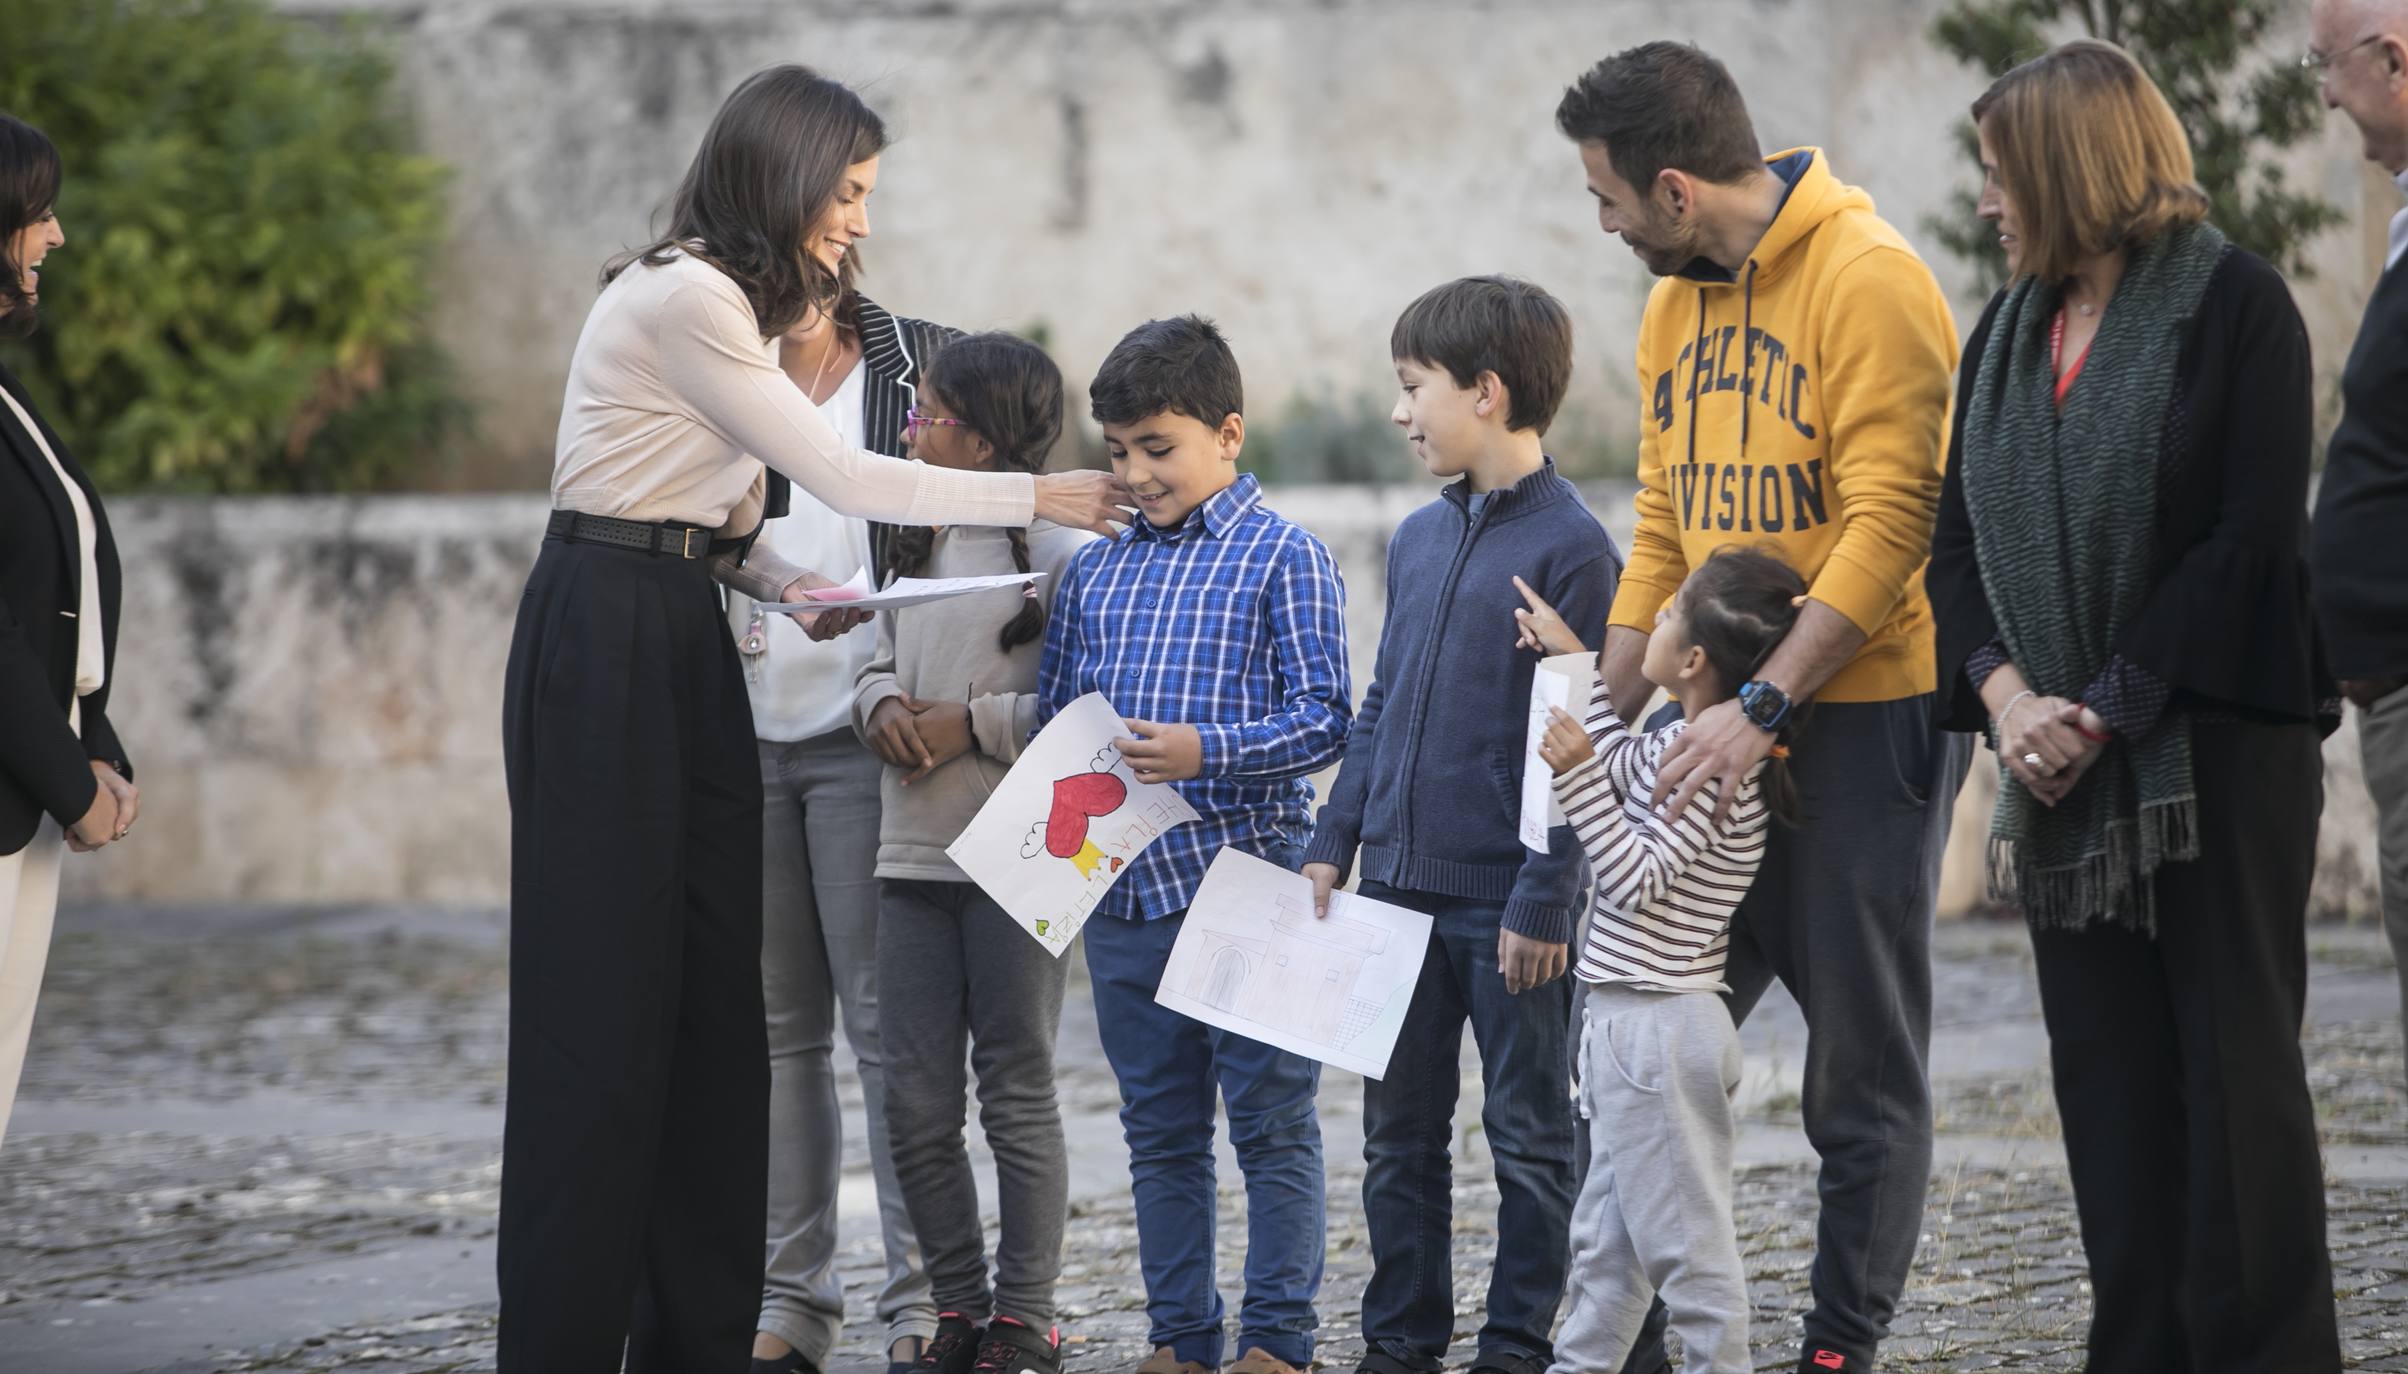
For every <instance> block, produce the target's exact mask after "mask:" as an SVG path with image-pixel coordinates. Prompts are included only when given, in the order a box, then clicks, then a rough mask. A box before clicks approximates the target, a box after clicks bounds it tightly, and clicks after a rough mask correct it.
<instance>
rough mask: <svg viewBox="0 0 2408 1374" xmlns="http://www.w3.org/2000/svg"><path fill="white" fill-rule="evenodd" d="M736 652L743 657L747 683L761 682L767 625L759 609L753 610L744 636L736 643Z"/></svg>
mask: <svg viewBox="0 0 2408 1374" xmlns="http://www.w3.org/2000/svg"><path fill="white" fill-rule="evenodd" d="M736 652H737V653H739V654H741V655H743V656H744V677H745V680H746V681H748V682H753V683H758V682H759V681H760V680H761V657H762V655H764V654H766V653H768V652H769V623H768V621H767V620H766V619H765V618H764V617H763V616H762V614H761V610H760V608H759V607H757V606H756V607H754V608H753V613H752V622H751V623H750V624H748V625H746V626H745V627H744V635H743V637H742V638H740V639H738V640H737V641H736Z"/></svg>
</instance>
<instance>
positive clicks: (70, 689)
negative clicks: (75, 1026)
mask: <svg viewBox="0 0 2408 1374" xmlns="http://www.w3.org/2000/svg"><path fill="white" fill-rule="evenodd" d="M58 188H59V158H58V150H57V149H56V148H53V147H52V146H51V144H50V140H49V139H47V138H45V137H43V136H42V134H41V132H40V131H39V130H37V129H35V128H33V127H31V126H30V125H27V124H25V123H24V122H22V121H20V120H16V119H12V118H10V117H9V116H7V115H5V114H0V333H6V334H9V335H14V336H18V337H22V336H23V335H24V334H26V333H28V332H30V331H31V330H32V328H33V326H34V322H35V318H36V310H37V308H38V305H39V297H38V295H37V294H36V292H37V287H38V285H39V281H40V272H39V268H40V266H41V262H42V259H43V257H44V256H45V255H47V254H48V253H49V252H50V250H51V249H53V248H56V247H58V246H59V245H60V244H62V243H64V242H66V236H65V235H64V234H62V233H60V232H59V224H58V216H57V214H56V213H55V212H54V210H55V206H56V204H57V201H58ZM117 595H118V580H117V545H116V543H115V542H114V541H113V540H111V539H110V537H109V522H108V520H107V518H106V517H105V516H103V515H102V513H101V507H100V494H99V493H98V492H96V491H94V490H93V489H92V483H91V482H90V480H88V479H87V478H86V477H85V476H84V474H83V469H81V468H79V467H77V466H76V464H75V459H74V457H73V456H72V455H71V454H69V453H68V452H67V446H66V445H65V444H63V443H61V442H59V437H58V436H57V435H56V434H53V433H51V431H50V427H49V426H48V425H45V424H43V423H42V421H41V417H39V416H38V415H36V414H34V409H33V402H32V400H31V399H30V398H28V397H27V396H26V394H25V388H24V387H22V386H20V385H19V384H18V382H17V379H16V377H15V375H14V374H12V373H10V372H9V371H8V369H7V368H6V367H4V366H0V1139H5V1138H6V1136H7V1132H8V1112H9V1106H10V1104H11V1103H12V1102H14V1101H15V1100H16V1095H17V1076H18V1074H19V1072H20V1071H21V1070H22V1069H23V1068H24V1066H25V1042H26V1039H27V1037H28V1036H29V1035H30V1034H31V1032H32V1030H33V1002H34V993H35V991H36V989H38V988H39V987H40V986H41V981H42V964H43V961H44V959H45V958H46V957H47V956H48V954H49V950H50V922H51V917H52V915H53V914H54V913H55V912H56V911H57V908H58V893H59V864H60V859H61V855H62V853H63V852H64V851H65V850H67V849H69V848H72V849H74V850H75V851H76V852H77V853H88V852H90V851H92V850H94V849H98V848H100V847H101V846H103V845H106V844H109V843H111V842H113V841H116V840H121V839H124V838H125V836H126V832H127V831H128V830H130V829H131V828H132V827H133V824H134V816H135V813H136V811H137V810H138V809H139V808H140V804H141V803H140V797H139V795H138V794H137V793H136V792H135V790H134V782H133V777H134V770H133V768H132V767H131V766H130V765H129V764H127V763H126V761H125V750H124V749H123V748H122V747H121V746H119V744H118V743H117V732H116V731H114V730H112V729H110V728H109V717H108V712H107V710H106V707H107V705H108V699H109V680H110V677H111V672H110V668H111V664H112V661H113V660H114V658H115V655H116V649H117Z"/></svg>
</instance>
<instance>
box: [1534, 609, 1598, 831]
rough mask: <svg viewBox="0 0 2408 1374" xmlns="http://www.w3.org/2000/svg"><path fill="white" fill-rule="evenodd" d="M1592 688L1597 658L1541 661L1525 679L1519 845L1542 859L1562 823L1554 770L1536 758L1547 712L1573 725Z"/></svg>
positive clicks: (1568, 656) (1564, 657)
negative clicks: (1557, 710)
mask: <svg viewBox="0 0 2408 1374" xmlns="http://www.w3.org/2000/svg"><path fill="white" fill-rule="evenodd" d="M1596 686H1597V656H1596V655H1595V654H1591V653H1586V652H1583V653H1577V654H1557V655H1556V656H1555V657H1553V658H1542V659H1540V660H1539V663H1538V671H1537V672H1534V673H1532V674H1531V675H1530V735H1529V738H1528V739H1527V740H1526V741H1524V744H1523V748H1522V843H1523V844H1525V845H1528V846H1529V847H1530V848H1532V849H1535V850H1537V851H1538V852H1539V853H1541V854H1544V853H1546V852H1547V831H1548V830H1549V829H1551V828H1553V827H1555V826H1559V825H1562V824H1563V823H1564V809H1563V808H1562V807H1561V806H1558V805H1556V802H1555V786H1554V783H1555V770H1554V769H1552V768H1549V767H1548V766H1547V762H1546V760H1544V759H1542V758H1540V757H1539V756H1538V746H1539V742H1540V741H1541V740H1544V739H1545V738H1546V737H1547V721H1548V711H1549V709H1550V708H1553V707H1558V706H1560V707H1562V708H1563V709H1564V710H1566V711H1569V712H1570V713H1571V714H1572V717H1573V718H1574V719H1575V720H1577V719H1579V718H1580V716H1581V714H1582V712H1584V711H1586V710H1587V709H1588V704H1589V694H1590V693H1591V692H1593V691H1595V690H1596Z"/></svg>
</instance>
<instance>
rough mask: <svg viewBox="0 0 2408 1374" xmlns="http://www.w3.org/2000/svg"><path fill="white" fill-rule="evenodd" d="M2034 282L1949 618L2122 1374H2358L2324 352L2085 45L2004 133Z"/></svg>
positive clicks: (1961, 429) (1995, 115) (2115, 56)
mask: <svg viewBox="0 0 2408 1374" xmlns="http://www.w3.org/2000/svg"><path fill="white" fill-rule="evenodd" d="M1973 115H1974V120H1975V122H1976V124H1977V126H1978V128H1979V131H1980V134H1981V149H1982V165H1983V168H1984V171H1985V173H1986V174H1987V180H1986V183H1985V186H1984V189H1983V193H1982V200H1981V213H1982V216H1983V217H1984V218H1985V219H1989V220H1991V221H1993V222H1995V223H1996V224H1997V226H1998V231H1999V242H2000V245H2001V246H2002V247H2003V248H2004V249H2005V250H2006V254H2007V264H2008V268H2009V271H2010V273H2011V274H2012V280H2011V281H2010V283H2009V284H2008V286H2007V287H2006V289H2005V290H2003V291H2001V292H2000V293H1999V294H1998V296H1997V297H1996V298H1995V299H1993V300H1992V301H1991V302H1990V306H1989V309H1988V310H1987V311H1986V312H1985V313H1984V315H1983V316H1982V321H1981V323H1980V324H1979V325H1977V326H1976V327H1975V328H1974V331H1973V334H1972V337H1971V339H1970V340H1969V341H1968V342H1967V344H1966V348H1965V354H1964V360H1963V364H1962V368H1961V370H1960V372H1959V375H1958V393H1957V402H1956V415H1955V420H1954V424H1955V434H1954V437H1953V440H1952V443H1951V446H1950V451H1949V457H1948V471H1947V480H1946V484H1945V486H1944V487H1943V490H1942V495H1941V502H1940V511H1939V518H1938V527H1937V530H1936V532H1935V535H1934V539H1933V545H1932V559H1931V566H1930V570H1929V573H1928V586H1929V590H1930V594H1931V601H1932V607H1933V614H1934V616H1935V617H1936V619H1937V621H1938V643H1939V659H1940V661H1939V672H1940V684H1941V687H1940V690H1941V693H1942V697H1943V701H1944V703H1945V704H1946V705H1947V707H1948V720H1949V722H1950V723H1952V724H1954V725H1955V726H1956V727H1957V728H1960V729H1966V730H1976V729H1983V728H1987V729H1989V730H1990V731H1991V732H1992V739H1993V742H1994V743H1995V744H1996V745H1997V746H1998V750H1999V757H2000V759H2001V760H2002V768H2003V771H2004V774H2005V776H2004V777H2003V778H2002V779H2001V783H2002V785H2001V788H2000V794H2001V795H2000V798H1999V805H1998V812H1997V817H1996V820H1995V822H1994V824H1993V826H1992V829H1991V835H1990V850H1989V868H1990V881H1991V888H1992V892H1993V895H1995V896H1997V897H2000V898H2002V899H2012V900H2014V901H2016V902H2018V903H2019V904H2020V905H2021V906H2022V908H2023V911H2024V914H2025V916H2026V917H2027V918H2028V919H2029V921H2030V923H2031V926H2032V951H2033V959H2034V963H2035V965H2036V966H2037V969H2038V972H2039V979H2040V998H2041V1009H2042V1012H2043V1015H2044V1017H2045V1019H2046V1021H2047V1024H2048V1031H2049V1041H2050V1049H2051V1058H2052V1063H2053V1067H2054V1078H2055V1081H2056V1093H2057V1106H2058V1111H2059V1114H2060V1115H2061V1116H2062V1118H2063V1120H2064V1125H2065V1150H2066V1158H2067V1162H2068V1164H2069V1166H2070V1168H2071V1171H2072V1175H2073V1185H2074V1197H2075V1202H2076V1205H2077V1207H2078V1208H2079V1211H2080V1215H2081V1223H2082V1245H2083V1249H2084V1251H2085V1253H2086V1254H2087V1255H2088V1257H2089V1261H2090V1269H2091V1285H2092V1292H2093V1296H2094V1299H2095V1303H2096V1308H2095V1313H2094V1316H2093V1319H2092V1324H2091V1330H2090V1362H2089V1366H2088V1368H2089V1370H2090V1371H2091V1374H2118V1372H2119V1371H2146V1374H2169V1372H2170V1371H2186V1370H2207V1369H2235V1370H2239V1369H2252V1370H2258V1369H2281V1370H2299V1371H2307V1370H2331V1369H2337V1368H2339V1367H2340V1349H2339V1342H2338V1336H2337V1333H2336V1329H2335V1325H2334V1315H2333V1287H2332V1276H2331V1264H2330V1260H2329V1258H2328V1255H2327V1251H2326V1248H2325V1230H2324V1191H2323V1181H2322V1169H2321V1165H2320V1161H2319V1158H2318V1154H2317V1141H2316V1125H2315V1116H2314V1110H2313V1107H2312V1104H2311V1102H2310V1100H2309V1096H2308V1088H2307V1077H2306V1072H2305V1070H2304V1068H2303V1065H2302V1062H2301V1058H2300V1051H2299V1029H2300V1018H2301V1015H2302V1013H2303V1011H2304V1009H2305V1004H2306V999H2307V949H2306V929H2305V926H2306V918H2307V902H2308V888H2309V883H2310V879H2311V877H2312V875H2313V871H2314V864H2315V851H2316V824H2317V818H2318V815H2319V813H2320V812H2321V810H2322V808H2323V800H2324V794H2323V772H2322V765H2321V761H2320V757H2319V751H2318V741H2319V738H2320V734H2319V726H2318V722H2319V718H2320V715H2321V713H2322V712H2321V702H2320V697H2321V696H2322V695H2323V693H2322V689H2321V688H2320V686H2319V683H2318V678H2319V677H2320V673H2319V671H2318V669H2317V664H2316V651H2315V643H2314V638H2313V633H2312V630H2311V628H2310V625H2311V622H2310V619H2309V609H2308V601H2307V588H2306V581H2305V577H2304V574H2303V565H2302V561H2301V558H2302V552H2301V551H2302V543H2303V539H2304V536H2305V533H2306V523H2307V489H2308V462H2309V457H2308V455H2309V430H2310V425H2311V422H2312V414H2313V404H2312V400H2311V396H2310V369H2309V358H2308V341H2307V335H2306V331H2305V329H2304V327H2303V326H2302V325H2301V323H2300V318H2299V312H2298V311H2297V309H2296V308H2295V307H2294V306H2293V305H2292V302H2291V295H2290V291H2289V290H2288V288H2287V287H2285V285H2284V284H2283V280H2282V277H2281V276H2280V275H2278V274H2277V273H2276V272H2275V270H2274V269H2273V268H2272V267H2270V266H2268V265H2267V264H2266V263H2265V262H2264V261H2262V260H2260V259H2259V258H2257V257H2255V256H2253V255H2252V254H2250V253H2247V252H2245V251H2243V250H2241V249H2240V248H2237V247H2235V246H2233V245H2232V244H2230V243H2228V242H2227V241H2226V240H2225V238H2224V236H2223V235H2222V234H2220V233H2218V232H2217V231H2216V229H2215V227H2214V226H2212V225H2210V224H2208V223H2207V222H2206V214H2207V198H2206V195H2205V194H2204V193H2203V192H2202V191H2201V190H2200V188H2199V186H2198V184H2197V182H2196V181H2195V180H2194V178H2193V174H2192V169H2191V153H2190V147H2189V143H2188V141H2187V139H2186V138H2185V136H2184V134H2183V131H2182V126H2181V124H2180V123H2179V122H2178V121H2177V120H2176V118H2175V116H2174V113H2173V111H2172V109H2171V108H2170V107H2168V105H2167V103H2166V100H2165V97H2164V96H2163V95H2162V94H2161V93H2160V92H2159V91H2158V90H2157V88H2156V87H2155V86H2154V85H2153V84H2151V82H2150V81H2149V78H2148V77H2147V76H2146V75H2145V74H2144V73H2143V72H2142V71H2141V69H2140V67H2139V66H2138V65H2137V64H2135V63H2134V62H2133V60H2132V59H2131V57H2129V56H2128V55H2127V54H2125V53H2124V52H2123V50H2122V49H2120V48H2116V47H2114V46H2112V45H2109V44H2105V43H2097V42H2088V41H2084V42H2076V43H2069V44H2066V45H2064V46H2062V47H2059V48H2056V49H2054V50H2052V51H2050V52H2049V53H2047V54H2046V55H2044V56H2042V57H2039V58H2036V59H2034V60H2032V61H2030V62H2027V63H2025V64H2024V65H2022V66H2020V67H2017V68H2016V69H2015V70H2013V71H2011V72H2009V73H2008V74H2007V75H2006V76H2004V77H2002V78H2000V79H1999V81H1998V83H1997V84H1996V85H1994V86H1992V87H1991V88H1990V90H1989V91H1988V92H1987V93H1986V94H1984V95H1983V96H1982V98H1981V99H1980V100H1979V101H1977V102H1975V104H1974V107H1973Z"/></svg>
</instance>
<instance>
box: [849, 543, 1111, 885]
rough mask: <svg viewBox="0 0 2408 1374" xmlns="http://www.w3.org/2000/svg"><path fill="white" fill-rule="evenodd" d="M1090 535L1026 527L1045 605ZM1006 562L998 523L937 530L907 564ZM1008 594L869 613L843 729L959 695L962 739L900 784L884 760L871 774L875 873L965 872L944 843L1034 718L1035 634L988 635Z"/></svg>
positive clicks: (972, 569)
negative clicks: (928, 546) (961, 750)
mask: <svg viewBox="0 0 2408 1374" xmlns="http://www.w3.org/2000/svg"><path fill="white" fill-rule="evenodd" d="M1095 537H1096V536H1094V535H1093V534H1090V533H1088V532H1087V531H1085V530H1071V529H1064V528H1062V527H1061V526H1059V525H1051V524H1047V523H1046V522H1044V521H1038V522H1037V523H1036V524H1034V525H1031V526H1029V531H1028V566H1029V569H1030V570H1031V571H1032V572H1041V573H1044V574H1045V577H1044V578H1043V579H1042V580H1040V581H1039V582H1038V583H1037V595H1038V596H1039V597H1040V598H1042V599H1043V600H1044V601H1045V604H1046V607H1047V609H1048V610H1050V609H1051V608H1052V606H1053V595H1054V588H1055V586H1056V585H1058V584H1059V583H1060V581H1061V578H1062V569H1063V567H1064V566H1065V565H1066V564H1068V563H1069V562H1070V555H1071V554H1072V553H1074V552H1076V551H1077V549H1078V547H1079V546H1080V545H1081V544H1084V543H1086V542H1087V541H1088V540H1090V539H1093V538H1095ZM1014 571H1017V569H1015V568H1014V567H1013V566H1012V546H1011V542H1010V534H1009V532H1008V531H1006V530H1002V529H998V528H993V527H989V526H976V525H955V526H951V527H949V528H946V529H942V530H939V531H937V536H936V545H935V547H934V549H932V550H931V551H930V553H929V555H928V566H927V567H926V568H925V569H923V570H922V571H921V572H920V574H919V575H920V576H922V577H930V578H936V577H987V576H993V575H995V574H998V573H1008V572H1014ZM1020 605H1021V594H1020V593H1019V592H1018V591H1016V590H1013V589H1010V588H1003V589H999V590H996V591H989V592H973V593H971V594H970V595H968V596H957V597H955V598H953V599H952V600H950V601H936V602H931V603H929V604H928V605H925V606H913V607H909V608H907V609H904V610H900V611H888V612H886V613H884V614H882V615H880V616H879V617H878V620H877V625H878V651H877V654H876V655H875V656H874V657H872V658H871V659H870V661H869V663H868V664H867V665H866V666H864V667H863V668H862V670H861V676H860V678H859V679H858V680H857V682H856V685H855V688H854V692H853V729H854V730H855V732H857V733H860V734H862V735H863V736H864V737H865V738H866V737H867V734H868V730H869V722H870V715H871V713H872V712H874V711H876V710H877V709H878V703H879V702H882V701H884V700H886V699H887V698H888V697H893V696H901V695H904V694H905V693H908V694H910V695H911V696H913V697H916V698H918V699H919V700H921V701H923V702H933V701H967V702H969V703H970V735H971V742H972V748H971V750H970V752H969V753H967V754H964V755H962V756H961V757H960V758H957V759H954V760H952V761H951V762H949V763H946V764H944V765H943V766H941V767H939V768H938V769H937V770H936V771H935V772H933V773H930V774H929V775H928V776H927V777H924V778H922V779H920V780H919V781H918V782H915V783H913V784H912V785H911V786H909V787H905V786H904V785H903V775H904V772H905V770H903V769H900V768H896V767H894V766H892V765H889V766H888V767H887V768H886V769H885V770H884V774H883V776H882V777H881V778H880V780H879V784H878V790H879V798H880V801H881V802H882V804H883V811H882V814H881V817H880V819H879V822H878V876H879V877H881V878H910V879H919V880H922V881H926V882H947V883H961V882H968V881H969V878H968V876H967V875H965V874H964V873H963V872H962V871H961V869H960V868H958V867H956V866H955V865H954V862H953V860H951V859H948V858H946V857H945V846H946V845H949V844H951V843H953V841H954V839H955V838H956V837H958V836H959V835H960V834H961V833H962V829H963V827H965V826H967V825H969V823H970V818H971V817H973V816H975V815H977V814H978V808H979V807H981V806H984V805H985V804H986V801H987V798H988V797H990V796H993V795H994V792H995V784H996V783H997V782H1000V781H1001V780H1002V779H1003V775H1004V774H1005V773H1006V772H1008V771H1009V770H1010V768H1011V764H1012V761H1013V760H1015V759H1017V758H1019V757H1020V747H1021V746H1022V745H1024V744H1026V743H1028V737H1029V735H1030V734H1031V733H1033V732H1034V731H1035V730H1036V728H1037V664H1038V661H1039V660H1040V659H1041V658H1042V657H1043V656H1044V649H1045V641H1044V639H1043V637H1039V638H1036V639H1032V640H1030V641H1028V642H1027V643H1025V644H1018V645H1014V646H1013V648H1012V650H1011V651H1010V652H1009V653H1006V652H1004V650H1003V648H1002V647H1001V645H1000V644H999V643H998V636H999V635H1001V634H1002V632H1003V627H1004V626H1005V625H1006V624H1008V623H1010V621H1011V619H1012V617H1013V616H1015V615H1017V614H1019V613H1020Z"/></svg>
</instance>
